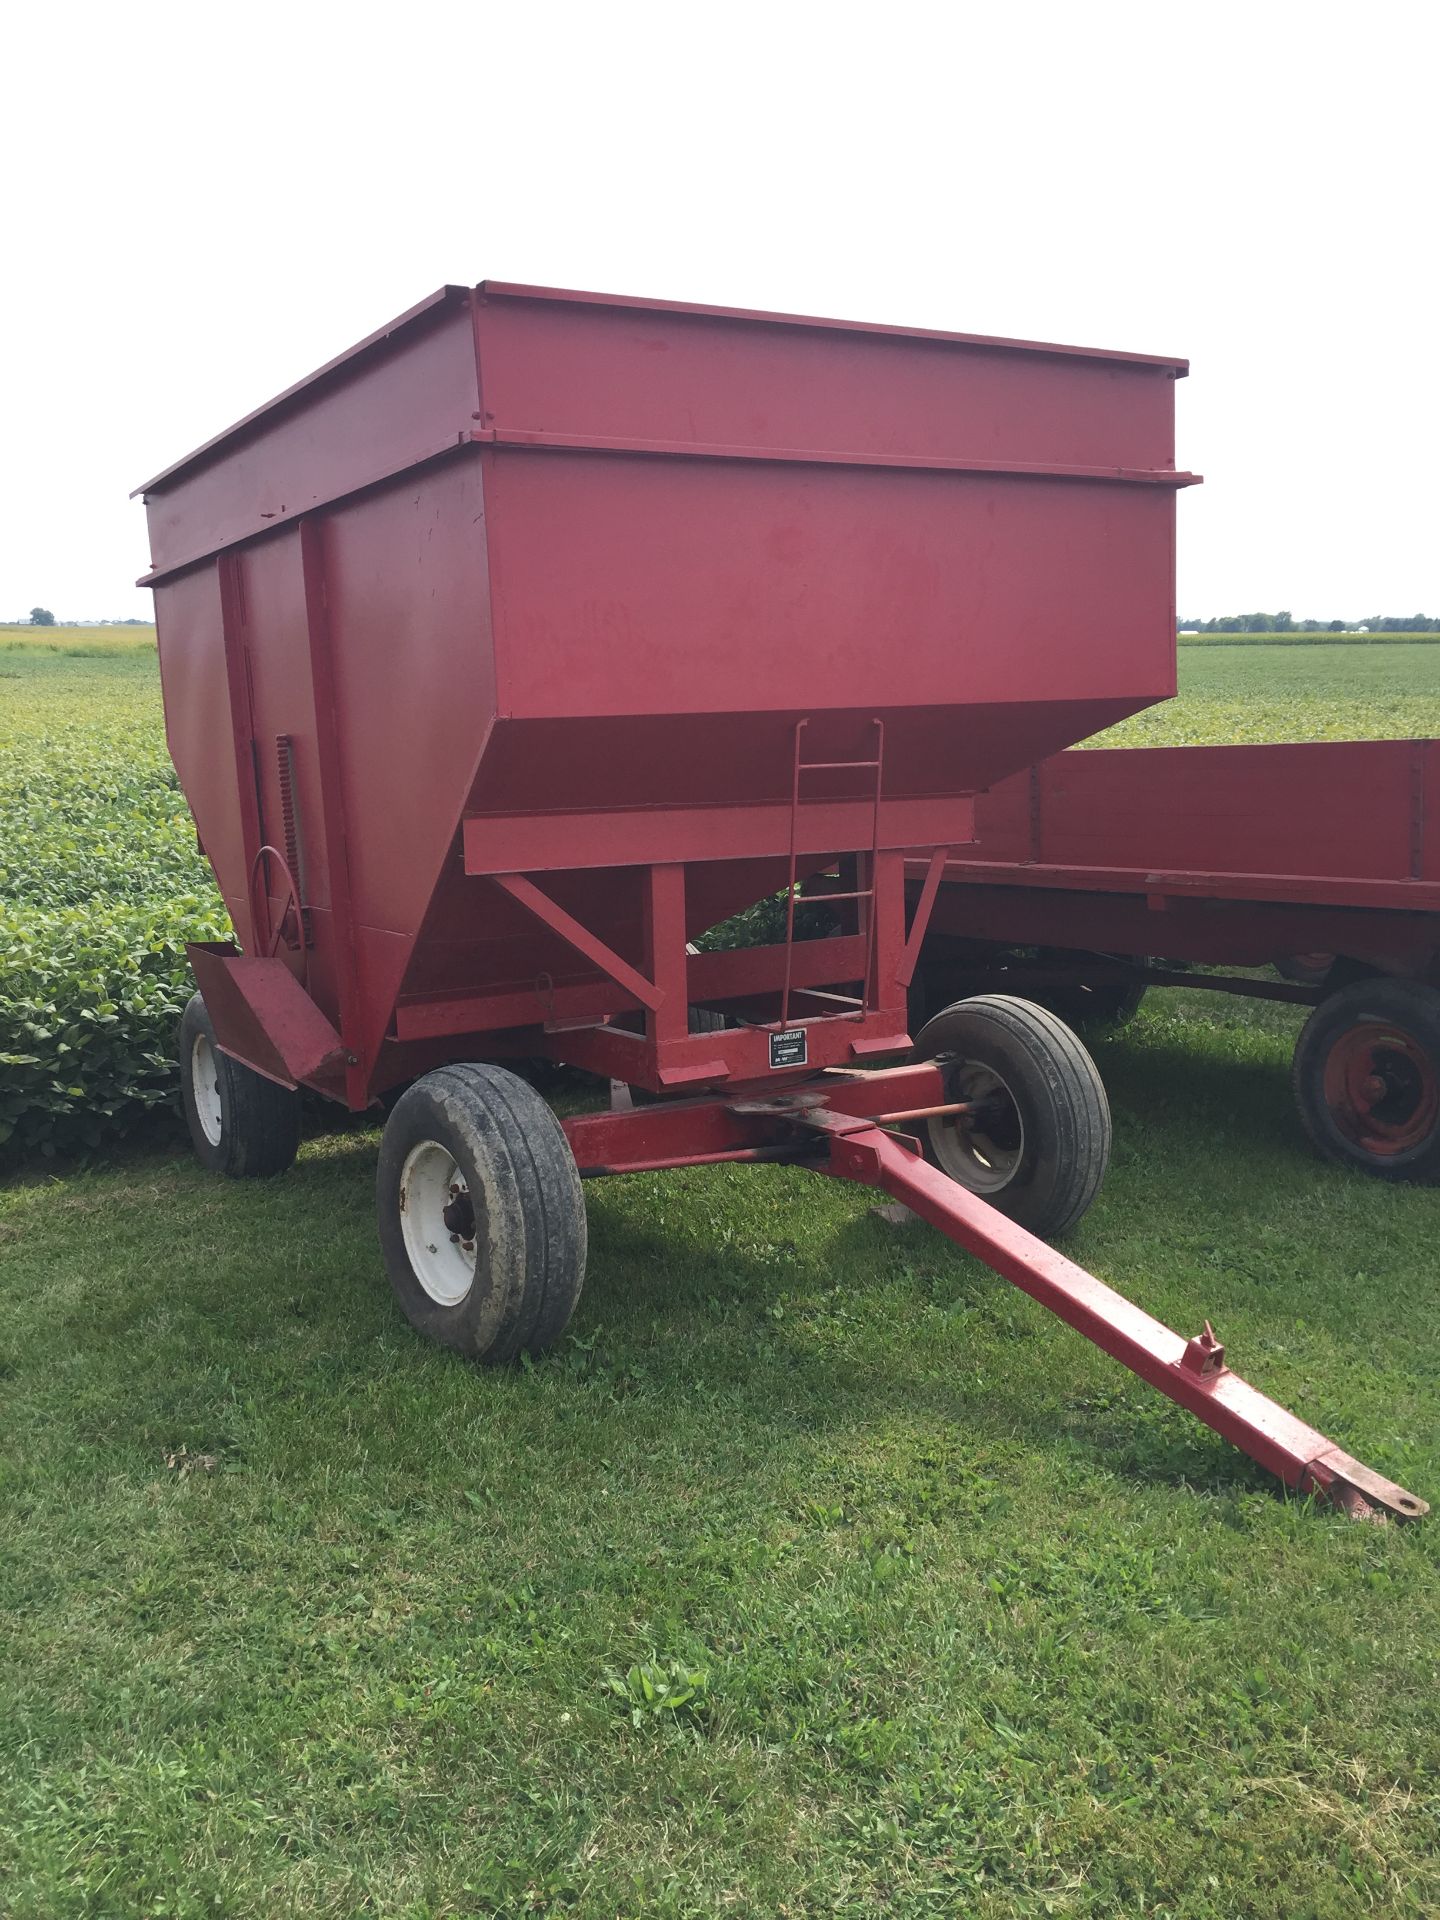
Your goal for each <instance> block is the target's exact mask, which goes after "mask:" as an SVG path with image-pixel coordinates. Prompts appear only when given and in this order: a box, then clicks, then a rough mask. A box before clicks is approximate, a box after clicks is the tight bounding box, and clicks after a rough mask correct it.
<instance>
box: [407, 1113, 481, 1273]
mask: <svg viewBox="0 0 1440 1920" xmlns="http://www.w3.org/2000/svg"><path fill="white" fill-rule="evenodd" d="M469 1191H470V1190H469V1188H468V1186H467V1185H466V1183H465V1176H464V1174H463V1173H462V1172H461V1171H460V1168H459V1165H458V1164H457V1162H456V1159H455V1156H454V1154H453V1153H451V1151H450V1149H449V1148H448V1147H442V1146H441V1144H440V1142H439V1141H438V1140H422V1141H421V1142H420V1144H419V1145H418V1146H415V1147H412V1148H411V1149H410V1151H409V1153H408V1154H407V1155H406V1157H405V1165H404V1166H403V1167H402V1168H401V1170H400V1194H399V1203H400V1230H401V1233H402V1234H403V1236H404V1240H405V1253H406V1257H407V1258H408V1260H409V1262H410V1271H411V1272H412V1273H413V1274H414V1276H415V1278H416V1279H417V1280H418V1281H419V1283H420V1285H421V1286H422V1287H423V1288H424V1290H425V1292H426V1293H427V1294H429V1296H430V1298H431V1299H432V1300H433V1301H434V1302H435V1304H436V1305H437V1306H440V1307H458V1306H459V1304H460V1302H461V1301H462V1300H463V1299H464V1298H465V1296H466V1295H467V1294H468V1293H469V1291H470V1289H471V1287H473V1286H474V1284H475V1227H474V1218H473V1212H472V1215H471V1225H470V1230H469V1237H468V1239H467V1238H466V1236H465V1232H464V1228H463V1221H460V1222H458V1223H457V1224H459V1225H460V1228H461V1230H460V1231H456V1227H455V1225H452V1224H451V1222H456V1218H457V1216H456V1211H455V1209H456V1207H457V1203H458V1204H459V1207H460V1211H461V1213H462V1214H463V1211H464V1203H465V1202H466V1201H467V1200H468V1199H469ZM447 1207H448V1208H450V1209H451V1221H450V1222H447V1220H446V1218H445V1211H446V1208H447Z"/></svg>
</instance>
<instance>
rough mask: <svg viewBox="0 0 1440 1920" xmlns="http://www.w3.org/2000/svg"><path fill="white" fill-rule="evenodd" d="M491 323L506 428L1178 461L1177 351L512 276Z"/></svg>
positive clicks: (487, 359) (494, 418)
mask: <svg viewBox="0 0 1440 1920" xmlns="http://www.w3.org/2000/svg"><path fill="white" fill-rule="evenodd" d="M477 334H478V338H479V343H480V357H481V364H482V366H483V368H484V375H485V389H484V402H485V422H484V424H485V425H486V426H487V427H488V426H494V427H496V428H498V429H500V430H501V431H505V430H507V429H508V430H518V431H525V430H528V431H534V432H547V431H548V432H564V433H568V434H576V435H580V436H583V437H585V438H593V439H607V438H621V439H635V440H658V441H667V442H681V443H686V444H691V445H704V444H706V443H710V444H713V445H716V446H722V447H749V448H754V449H764V448H806V449H809V450H812V451H816V452H821V451H831V452H838V453H849V454H861V455H864V454H874V455H881V456H886V455H897V454H902V455H905V456H906V457H908V458H912V459H917V460H924V459H926V458H930V457H936V458H946V457H949V458H963V457H967V456H968V457H972V458H976V459H984V458H986V457H989V458H993V459H1004V460H1015V461H1033V462H1039V463H1042V464H1058V465H1077V466H1080V465H1084V466H1107V467H1141V468H1146V467H1165V466H1173V464H1174V455H1175V442H1174V402H1173V398H1172V391H1171V382H1172V379H1173V375H1174V373H1175V371H1177V369H1176V368H1175V367H1174V366H1173V365H1171V364H1169V363H1166V362H1163V361H1161V362H1149V363H1141V364H1136V363H1133V362H1130V361H1127V360H1126V359H1124V358H1123V357H1116V358H1114V359H1111V358H1109V357H1108V356H1107V357H1103V358H1102V357H1098V356H1097V357H1091V356H1088V355H1085V356H1078V355H1067V354H1064V353H1053V354H1052V353H1044V352H1040V353H1036V352H1033V351H1025V350H1022V351H1019V352H1017V351H1015V350H1013V348H1010V347H1007V346H1005V345H1002V344H997V343H994V342H990V341H986V340H982V339H979V338H978V337H975V336H970V337H969V338H967V339H963V341H962V340H961V339H959V338H957V337H955V336H950V337H947V336H943V335H932V336H928V337H927V336H923V335H917V334H914V333H907V332H903V331H899V330H897V331H895V332H891V331H890V330H888V329H873V330H871V329H866V330H859V329H850V328H837V327H833V326H828V325H825V324H824V323H821V324H819V325H806V324H805V323H804V322H803V321H796V322H788V323H787V322H785V321H783V320H782V321H781V322H780V323H779V324H772V325H766V324H763V323H761V324H757V318H756V317H755V316H752V315H749V314H743V313H740V314H733V315H732V314H726V313H716V312H713V311H704V310H700V311H696V310H694V309H690V310H686V309H682V308H676V307H673V306H671V307H665V306H655V307H648V308H647V307H646V306H643V305H636V306H629V305H627V306H612V305H608V304H607V305H597V304H595V303H593V302H590V301H585V300H567V299H565V298H563V297H560V298H557V297H554V296H553V295H547V294H541V295H540V296H539V297H537V298H528V297H526V296H525V295H524V294H523V293H521V292H511V291H503V292H502V291H501V290H500V289H498V288H495V287H488V288H486V289H484V293H483V298H482V304H481V306H480V308H479V311H478V314H477ZM962 344H963V347H964V349H965V350H964V351H957V346H961V345H962ZM1182 364H1183V363H1182Z"/></svg>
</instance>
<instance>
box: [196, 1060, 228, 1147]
mask: <svg viewBox="0 0 1440 1920" xmlns="http://www.w3.org/2000/svg"><path fill="white" fill-rule="evenodd" d="M190 1091H191V1094H192V1095H193V1097H194V1100H195V1117H196V1119H197V1120H198V1121H199V1122H200V1131H201V1132H202V1133H203V1134H204V1136H205V1138H206V1140H207V1141H208V1142H209V1144H210V1145H211V1146H212V1147H218V1146H219V1144H220V1128H221V1112H220V1062H219V1061H218V1060H217V1059H216V1058H215V1049H214V1048H213V1047H212V1046H211V1044H210V1042H209V1040H208V1039H207V1038H206V1036H205V1035H204V1034H203V1033H201V1034H197V1035H196V1038H195V1044H194V1046H193V1047H192V1048H191V1049H190Z"/></svg>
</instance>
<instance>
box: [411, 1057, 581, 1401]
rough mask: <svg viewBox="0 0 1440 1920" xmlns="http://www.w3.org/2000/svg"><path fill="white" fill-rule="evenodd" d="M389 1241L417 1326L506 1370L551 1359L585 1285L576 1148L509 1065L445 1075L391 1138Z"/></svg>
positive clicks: (422, 1091) (418, 1088) (420, 1090)
mask: <svg viewBox="0 0 1440 1920" xmlns="http://www.w3.org/2000/svg"><path fill="white" fill-rule="evenodd" d="M376 1193H377V1199H378V1204H379V1214H380V1244H381V1247H382V1249H383V1251H384V1255H385V1266H386V1270H387V1271H388V1273H389V1275H390V1284H391V1285H392V1286H393V1287H394V1289H395V1294H396V1298H397V1299H398V1300H399V1302H400V1305H401V1307H402V1309H403V1310H404V1313H405V1317H406V1319H407V1320H409V1322H410V1324H411V1326H413V1327H414V1328H416V1330H417V1331H418V1332H420V1333H423V1334H424V1335H425V1337H426V1338H427V1339H428V1340H434V1341H435V1342H436V1343H437V1344H438V1345H440V1346H442V1347H450V1348H453V1349H454V1351H456V1352H457V1353H463V1354H466V1355H468V1356H469V1357H470V1358H471V1359H475V1360H486V1361H490V1362H493V1363H496V1364H503V1363H505V1362H507V1361H511V1360H516V1359H518V1358H519V1356H520V1355H521V1354H522V1353H540V1352H543V1350H544V1349H545V1348H546V1347H549V1346H551V1345H553V1344H554V1342H555V1341H556V1340H558V1339H559V1338H560V1335H561V1334H562V1333H563V1332H564V1331H565V1328H566V1327H567V1326H568V1325H569V1322H570V1316H571V1315H572V1314H573V1313H574V1311H575V1305H576V1302H577V1301H578V1300H579V1298H580V1290H581V1288H582V1286H583V1285H584V1281H585V1247H586V1230H585V1201H584V1198H583V1196H582V1194H581V1190H580V1175H579V1172H578V1170H577V1168H576V1166H575V1156H574V1155H573V1154H572V1153H571V1151H570V1143H569V1142H568V1141H567V1140H566V1138H565V1135H564V1133H563V1131H562V1130H561V1127H560V1123H559V1121H558V1120H557V1119H556V1118H555V1116H554V1114H553V1113H552V1112H551V1111H550V1109H549V1107H547V1106H546V1104H545V1102H544V1101H543V1100H542V1099H541V1098H540V1096H539V1095H538V1094H537V1093H536V1092H535V1090H534V1089H533V1088H532V1087H528V1086H526V1084H525V1082H524V1081H523V1080H521V1079H518V1078H517V1077H516V1075H515V1074H513V1073H507V1072H506V1071H505V1069H504V1068H503V1067H489V1066H475V1065H460V1066H452V1067H441V1068H440V1069H439V1070H438V1071H437V1072H435V1073H427V1074H426V1075H425V1077H424V1079H423V1080H417V1081H416V1082H415V1084H414V1086H413V1087H411V1088H409V1089H408V1091H407V1092H406V1093H405V1095H404V1096H403V1098H402V1099H401V1100H400V1101H399V1102H398V1103H397V1105H396V1107H395V1111H394V1112H393V1113H392V1114H391V1116H390V1118H389V1120H388V1121H387V1122H386V1126H385V1132H384V1134H383V1136H382V1138H381V1141H380V1165H379V1168H378V1171H377V1175H376Z"/></svg>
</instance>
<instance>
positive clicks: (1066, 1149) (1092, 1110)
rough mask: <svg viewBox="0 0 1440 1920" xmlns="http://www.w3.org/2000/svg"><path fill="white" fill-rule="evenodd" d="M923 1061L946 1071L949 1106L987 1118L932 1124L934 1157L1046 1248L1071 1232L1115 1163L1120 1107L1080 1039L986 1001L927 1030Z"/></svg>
mask: <svg viewBox="0 0 1440 1920" xmlns="http://www.w3.org/2000/svg"><path fill="white" fill-rule="evenodd" d="M916 1053H917V1055H918V1056H919V1057H920V1058H921V1059H929V1058H932V1057H933V1058H935V1059H937V1060H938V1061H939V1062H940V1065H941V1067H942V1069H943V1071H944V1077H945V1088H946V1099H947V1100H971V1101H974V1102H975V1103H976V1109H977V1110H976V1111H975V1112H974V1113H972V1114H968V1115H956V1116H948V1117H941V1118H938V1119H933V1120H927V1121H925V1122H924V1123H923V1126H924V1130H925V1142H926V1152H927V1156H928V1158H929V1159H930V1160H932V1161H933V1162H934V1164H935V1165H936V1166H937V1167H939V1168H940V1170H941V1172H942V1173H947V1174H949V1176H950V1178H951V1179H952V1180H954V1181H956V1182H957V1183H958V1184H959V1185H960V1186H962V1187H968V1188H969V1190H970V1191H971V1192H972V1193H978V1194H980V1196H981V1197H982V1198H983V1199H985V1200H988V1201H989V1202H990V1204H991V1206H993V1207H996V1208H998V1210H999V1211H1000V1212H1001V1213H1003V1214H1006V1215H1007V1216H1008V1217H1009V1218H1010V1219H1012V1220H1014V1221H1015V1222H1016V1223H1017V1224H1018V1225H1020V1226H1022V1227H1027V1228H1028V1229H1029V1231H1030V1232H1031V1233H1034V1234H1038V1235H1040V1236H1041V1238H1042V1239H1054V1238H1057V1237H1059V1236H1060V1235H1061V1234H1065V1233H1068V1232H1069V1231H1070V1229H1071V1228H1072V1227H1073V1226H1074V1225H1075V1224H1076V1222H1077V1221H1078V1220H1079V1219H1080V1217H1081V1215H1082V1214H1083V1213H1084V1212H1085V1210H1086V1208H1087V1207H1088V1206H1089V1205H1090V1203H1091V1201H1092V1200H1093V1199H1094V1198H1095V1196H1096V1194H1097V1193H1098V1192H1099V1191H1100V1185H1101V1182H1102V1181H1103V1180H1104V1178H1105V1169H1106V1166H1107V1165H1108V1164H1109V1159H1110V1103H1109V1101H1108V1100H1107V1099H1106V1097H1105V1087H1104V1083H1103V1082H1102V1080H1101V1078H1100V1074H1099V1071H1098V1069H1097V1068H1096V1065H1095V1062H1094V1061H1093V1060H1092V1059H1091V1058H1090V1055H1089V1054H1088V1053H1087V1052H1086V1050H1085V1047H1084V1046H1083V1045H1082V1043H1081V1041H1080V1040H1079V1039H1078V1038H1077V1036H1076V1035H1075V1034H1074V1033H1072V1031H1071V1030H1070V1028H1069V1027H1067V1026H1066V1025H1065V1023H1064V1021H1062V1020H1060V1019H1058V1018H1057V1017H1056V1016H1055V1015H1054V1014H1053V1013H1050V1012H1048V1011H1047V1010H1046V1009H1045V1008H1044V1007H1037V1006H1036V1005H1035V1004H1034V1003H1033V1002H1032V1001H1029V1000H1016V999H1013V998H1012V997H1011V996H1010V995H1008V994H999V993H986V994H979V995H977V996H976V997H975V998H974V999H971V1000H959V1001H957V1002H956V1003H955V1005H954V1006H950V1007H946V1008H945V1010H944V1011H943V1012H942V1013H938V1014H936V1015H935V1017H934V1019H932V1020H929V1021H927V1022H926V1024H925V1026H924V1028H923V1029H922V1030H921V1033H920V1036H919V1038H918V1040H917V1042H916Z"/></svg>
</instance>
